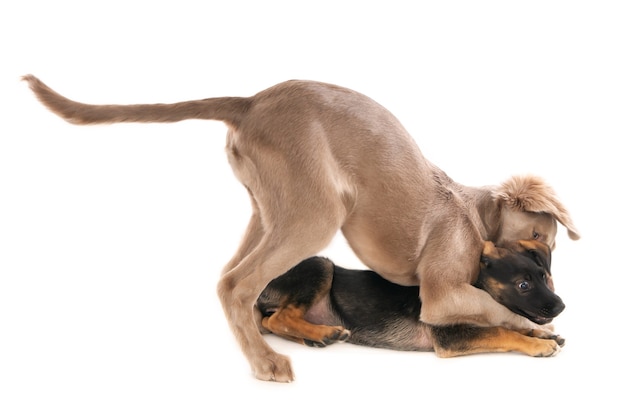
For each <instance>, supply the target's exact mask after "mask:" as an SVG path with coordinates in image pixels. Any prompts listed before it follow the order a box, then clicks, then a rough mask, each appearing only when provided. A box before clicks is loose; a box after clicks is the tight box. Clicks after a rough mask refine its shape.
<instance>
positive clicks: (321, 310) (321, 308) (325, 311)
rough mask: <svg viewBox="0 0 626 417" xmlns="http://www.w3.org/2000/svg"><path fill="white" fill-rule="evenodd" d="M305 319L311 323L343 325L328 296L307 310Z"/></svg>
mask: <svg viewBox="0 0 626 417" xmlns="http://www.w3.org/2000/svg"><path fill="white" fill-rule="evenodd" d="M304 319H305V320H306V321H308V322H309V323H313V324H322V325H325V326H341V325H342V323H341V320H340V319H339V317H337V315H336V314H335V313H334V311H333V310H332V308H331V307H330V301H329V300H328V298H324V299H322V300H320V301H318V302H317V303H315V304H314V305H313V306H311V308H309V309H308V310H307V312H306V313H305V315H304Z"/></svg>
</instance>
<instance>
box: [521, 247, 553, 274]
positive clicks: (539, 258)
mask: <svg viewBox="0 0 626 417" xmlns="http://www.w3.org/2000/svg"><path fill="white" fill-rule="evenodd" d="M517 243H519V245H520V246H521V247H522V248H524V249H525V250H526V251H527V252H528V253H529V254H530V255H531V256H532V258H533V259H534V260H535V262H536V263H537V265H539V266H541V267H542V268H545V269H546V270H547V271H548V273H550V265H551V263H552V252H551V251H550V248H549V247H548V245H546V244H545V243H542V242H539V241H538V240H519V241H518V242H517Z"/></svg>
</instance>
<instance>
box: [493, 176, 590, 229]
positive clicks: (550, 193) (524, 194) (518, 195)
mask: <svg viewBox="0 0 626 417" xmlns="http://www.w3.org/2000/svg"><path fill="white" fill-rule="evenodd" d="M493 196H494V198H496V199H497V200H500V201H502V202H503V203H504V204H505V205H506V206H507V207H509V208H510V209H512V210H520V211H530V212H533V213H548V214H550V215H551V216H553V217H554V218H555V219H556V220H557V221H558V222H559V223H561V224H562V225H563V226H565V227H566V228H567V235H568V236H569V237H570V239H572V240H578V239H579V238H580V234H579V233H578V230H576V226H574V222H573V221H572V219H571V218H570V215H569V212H568V211H567V209H566V208H565V206H563V204H562V203H561V202H560V201H559V199H558V198H557V196H556V193H555V192H554V190H553V189H552V188H551V187H550V186H549V185H548V184H546V183H545V181H543V180H542V179H541V178H539V177H536V176H532V175H525V176H521V175H518V176H513V177H511V178H509V179H508V180H507V181H505V182H503V183H502V184H501V185H500V187H498V188H497V189H496V190H495V191H494V192H493Z"/></svg>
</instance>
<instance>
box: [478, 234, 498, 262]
mask: <svg viewBox="0 0 626 417" xmlns="http://www.w3.org/2000/svg"><path fill="white" fill-rule="evenodd" d="M499 257H500V255H499V253H498V249H496V245H494V244H493V242H491V241H489V240H486V241H485V244H484V246H483V252H482V254H481V256H480V263H481V267H485V268H486V267H489V266H490V265H491V260H492V259H495V258H499Z"/></svg>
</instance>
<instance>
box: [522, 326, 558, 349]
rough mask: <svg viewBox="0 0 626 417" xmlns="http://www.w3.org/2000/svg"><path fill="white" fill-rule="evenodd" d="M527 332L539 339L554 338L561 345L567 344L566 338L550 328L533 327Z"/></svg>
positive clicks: (528, 334)
mask: <svg viewBox="0 0 626 417" xmlns="http://www.w3.org/2000/svg"><path fill="white" fill-rule="evenodd" d="M525 334H526V335H527V336H530V337H536V338H539V339H548V340H554V341H555V342H556V343H557V344H558V345H559V346H560V347H563V346H565V338H564V337H562V336H560V335H558V334H555V333H552V332H551V331H550V330H546V329H532V330H528V331H527V332H526V333H525Z"/></svg>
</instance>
